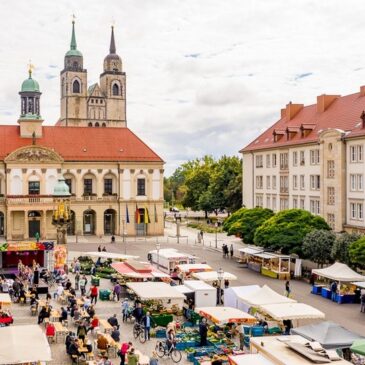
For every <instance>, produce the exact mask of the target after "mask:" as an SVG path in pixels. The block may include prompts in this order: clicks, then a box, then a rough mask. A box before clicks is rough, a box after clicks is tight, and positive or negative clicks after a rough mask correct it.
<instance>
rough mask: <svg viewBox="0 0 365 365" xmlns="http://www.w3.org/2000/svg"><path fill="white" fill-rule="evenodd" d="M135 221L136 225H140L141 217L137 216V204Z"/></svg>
mask: <svg viewBox="0 0 365 365" xmlns="http://www.w3.org/2000/svg"><path fill="white" fill-rule="evenodd" d="M135 220H136V223H137V224H139V223H141V215H140V214H139V209H138V206H137V204H136V213H135Z"/></svg>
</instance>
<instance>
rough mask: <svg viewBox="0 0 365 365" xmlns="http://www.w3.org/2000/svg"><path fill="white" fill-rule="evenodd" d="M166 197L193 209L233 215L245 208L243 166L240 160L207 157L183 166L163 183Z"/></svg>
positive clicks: (226, 157)
mask: <svg viewBox="0 0 365 365" xmlns="http://www.w3.org/2000/svg"><path fill="white" fill-rule="evenodd" d="M164 197H165V200H166V201H168V202H169V203H171V204H174V202H177V203H181V204H182V205H184V206H185V207H189V208H191V209H192V210H204V211H205V212H213V211H214V212H218V211H219V210H223V209H226V210H228V211H229V212H233V211H235V210H237V209H239V208H240V207H241V206H242V165H241V160H240V159H239V158H238V157H235V156H233V157H228V156H222V157H221V158H220V159H219V160H215V159H214V158H212V157H211V156H204V157H203V158H201V159H195V160H191V161H188V162H186V163H184V164H182V165H181V166H180V167H179V168H177V169H176V170H175V172H174V173H173V174H172V175H171V176H170V177H169V178H167V179H165V181H164Z"/></svg>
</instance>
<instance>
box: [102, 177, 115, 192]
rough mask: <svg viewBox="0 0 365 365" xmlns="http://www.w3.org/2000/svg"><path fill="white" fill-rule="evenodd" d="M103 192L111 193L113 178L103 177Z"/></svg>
mask: <svg viewBox="0 0 365 365" xmlns="http://www.w3.org/2000/svg"><path fill="white" fill-rule="evenodd" d="M104 194H109V195H112V194H113V179H104Z"/></svg>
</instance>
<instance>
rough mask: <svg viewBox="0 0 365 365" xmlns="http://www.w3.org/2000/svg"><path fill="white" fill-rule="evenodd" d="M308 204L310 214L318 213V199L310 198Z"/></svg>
mask: <svg viewBox="0 0 365 365" xmlns="http://www.w3.org/2000/svg"><path fill="white" fill-rule="evenodd" d="M309 206H310V212H311V213H312V214H319V213H320V205H319V200H317V199H311V200H310V202H309Z"/></svg>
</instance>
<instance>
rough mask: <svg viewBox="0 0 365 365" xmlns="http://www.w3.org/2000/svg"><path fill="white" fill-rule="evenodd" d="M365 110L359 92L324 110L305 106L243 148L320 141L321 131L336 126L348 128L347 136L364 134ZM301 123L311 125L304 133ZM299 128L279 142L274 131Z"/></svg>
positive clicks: (257, 148) (246, 149)
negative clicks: (364, 112)
mask: <svg viewBox="0 0 365 365" xmlns="http://www.w3.org/2000/svg"><path fill="white" fill-rule="evenodd" d="M364 110H365V96H363V95H361V94H360V93H356V94H351V95H346V96H342V97H338V98H336V99H335V100H334V101H333V102H332V103H331V104H330V105H329V106H328V107H327V109H326V110H325V111H324V112H318V111H317V104H313V105H308V106H305V107H304V108H303V109H302V110H301V111H300V112H299V113H298V114H297V115H295V117H294V118H292V119H291V120H288V119H287V118H286V116H283V117H281V118H280V119H279V120H278V121H277V122H276V123H275V124H274V125H272V126H271V127H270V128H268V129H267V130H266V131H265V132H264V133H262V134H261V135H260V136H259V137H258V138H256V139H255V140H254V141H253V142H251V143H250V144H249V145H247V146H246V147H244V148H243V149H242V150H241V151H240V152H249V151H255V150H261V149H271V148H279V147H285V146H292V145H297V144H304V143H310V142H316V141H318V134H319V133H320V132H322V131H324V130H327V129H330V128H337V129H341V130H343V131H345V132H347V135H346V138H351V137H357V136H365V128H363V127H362V121H361V119H360V116H361V114H362V112H363V111H364ZM301 126H303V127H305V128H306V129H308V131H307V133H306V134H305V136H302V134H301V132H300V130H298V128H300V127H301ZM287 128H289V131H290V132H293V131H295V130H296V129H297V130H298V132H297V133H290V136H291V137H290V139H289V140H288V139H287V137H286V134H285V135H284V136H282V137H281V138H280V139H279V140H277V141H276V142H275V141H274V136H273V132H274V130H277V131H281V132H282V131H286V129H287Z"/></svg>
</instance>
